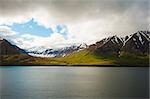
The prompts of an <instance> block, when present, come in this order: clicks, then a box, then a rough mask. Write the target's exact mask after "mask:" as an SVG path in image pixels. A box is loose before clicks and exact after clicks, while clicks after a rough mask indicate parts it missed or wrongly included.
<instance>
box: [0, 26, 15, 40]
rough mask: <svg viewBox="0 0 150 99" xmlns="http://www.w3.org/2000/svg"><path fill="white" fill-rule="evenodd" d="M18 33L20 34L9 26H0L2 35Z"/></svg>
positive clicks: (7, 35) (10, 35)
mask: <svg viewBox="0 0 150 99" xmlns="http://www.w3.org/2000/svg"><path fill="white" fill-rule="evenodd" d="M17 34H18V33H17V32H15V31H13V30H12V29H11V28H10V27H8V26H0V36H2V37H12V36H14V35H17Z"/></svg>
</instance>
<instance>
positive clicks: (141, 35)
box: [122, 31, 150, 54]
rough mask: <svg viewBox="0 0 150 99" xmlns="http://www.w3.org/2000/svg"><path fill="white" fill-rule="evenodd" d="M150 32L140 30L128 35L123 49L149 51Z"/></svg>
mask: <svg viewBox="0 0 150 99" xmlns="http://www.w3.org/2000/svg"><path fill="white" fill-rule="evenodd" d="M149 42H150V32H149V31H138V32H137V33H134V34H132V35H130V36H129V37H128V39H127V40H126V41H125V43H124V46H123V47H122V51H124V52H130V53H138V54H148V53H149Z"/></svg>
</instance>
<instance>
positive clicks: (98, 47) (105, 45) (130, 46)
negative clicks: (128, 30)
mask: <svg viewBox="0 0 150 99" xmlns="http://www.w3.org/2000/svg"><path fill="white" fill-rule="evenodd" d="M149 36H150V32H149V31H138V32H136V33H134V34H132V35H130V36H126V37H124V38H121V37H117V36H112V37H108V38H105V39H103V40H101V41H99V42H96V43H95V44H92V45H90V46H89V50H90V51H93V52H95V53H96V54H97V55H115V56H119V55H120V54H122V53H130V54H131V53H132V54H136V55H138V54H140V55H148V54H149V42H150V38H149Z"/></svg>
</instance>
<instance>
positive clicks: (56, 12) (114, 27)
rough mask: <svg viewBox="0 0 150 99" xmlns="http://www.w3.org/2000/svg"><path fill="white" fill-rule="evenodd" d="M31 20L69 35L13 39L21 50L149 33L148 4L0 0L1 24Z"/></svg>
mask: <svg viewBox="0 0 150 99" xmlns="http://www.w3.org/2000/svg"><path fill="white" fill-rule="evenodd" d="M32 18H33V19H34V21H36V22H37V23H38V24H39V25H42V26H45V27H47V28H49V27H50V28H52V29H55V26H56V25H57V24H63V25H66V26H67V28H68V34H67V36H66V37H64V36H63V34H59V33H54V34H52V35H50V36H49V37H39V36H36V35H35V36H33V35H29V34H26V35H23V36H22V37H20V38H16V43H17V41H20V42H22V44H20V46H22V48H29V47H34V46H37V47H39V46H46V47H61V46H65V45H69V44H71V43H88V44H91V43H94V42H95V41H98V40H100V39H102V38H104V37H107V36H110V35H118V36H124V35H127V34H131V33H134V32H136V31H138V30H149V20H150V17H149V0H19V1H18V0H0V24H10V25H11V24H13V23H24V22H27V21H28V20H30V19H32ZM9 31H11V30H9ZM64 31H65V29H63V30H62V31H61V32H64ZM11 33H13V32H12V31H11ZM11 33H10V34H11ZM31 40H32V43H31Z"/></svg>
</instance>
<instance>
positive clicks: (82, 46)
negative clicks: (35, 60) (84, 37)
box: [28, 43, 88, 57]
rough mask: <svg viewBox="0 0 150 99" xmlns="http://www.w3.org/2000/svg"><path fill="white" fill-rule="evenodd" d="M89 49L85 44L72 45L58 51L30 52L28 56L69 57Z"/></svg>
mask: <svg viewBox="0 0 150 99" xmlns="http://www.w3.org/2000/svg"><path fill="white" fill-rule="evenodd" d="M87 47H88V46H87V45H86V44H85V43H84V44H79V45H72V46H69V47H64V48H58V49H45V50H43V51H39V50H35V51H28V54H29V55H31V56H37V57H60V56H66V55H69V54H71V53H73V52H75V51H79V50H82V49H85V48H87Z"/></svg>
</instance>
